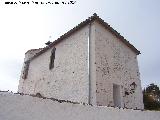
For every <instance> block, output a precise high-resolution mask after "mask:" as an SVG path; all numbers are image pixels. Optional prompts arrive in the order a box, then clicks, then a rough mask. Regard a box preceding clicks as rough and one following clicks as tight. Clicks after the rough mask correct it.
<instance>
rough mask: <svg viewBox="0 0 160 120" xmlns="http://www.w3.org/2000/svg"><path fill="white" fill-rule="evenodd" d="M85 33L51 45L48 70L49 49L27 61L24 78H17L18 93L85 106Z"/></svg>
mask: <svg viewBox="0 0 160 120" xmlns="http://www.w3.org/2000/svg"><path fill="white" fill-rule="evenodd" d="M88 32H89V31H88V26H86V27H84V28H82V29H80V30H79V31H78V32H75V33H73V34H72V36H70V37H68V38H65V39H64V40H63V41H61V42H60V43H58V44H56V45H55V47H56V51H55V60H54V68H53V69H51V70H49V63H50V56H51V49H52V48H51V49H49V50H47V51H46V52H44V53H43V54H41V55H39V56H38V57H36V58H35V59H33V60H31V62H30V65H29V71H28V76H27V79H22V77H21V80H20V82H19V83H20V84H19V90H18V91H19V92H23V93H27V94H36V93H40V94H42V95H43V96H46V97H54V98H58V99H66V100H71V101H81V102H86V103H88V97H89V87H88V86H89V83H88V82H89V80H88ZM27 58H28V56H27ZM22 72H23V70H22Z"/></svg>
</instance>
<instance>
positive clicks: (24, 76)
mask: <svg viewBox="0 0 160 120" xmlns="http://www.w3.org/2000/svg"><path fill="white" fill-rule="evenodd" d="M29 64H30V61H29V60H28V61H26V62H24V69H23V74H22V78H23V79H26V78H27V76H28V70H29Z"/></svg>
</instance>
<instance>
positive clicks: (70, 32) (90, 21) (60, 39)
mask: <svg viewBox="0 0 160 120" xmlns="http://www.w3.org/2000/svg"><path fill="white" fill-rule="evenodd" d="M95 20H96V21H97V22H99V23H100V24H102V25H103V26H104V27H105V28H106V29H108V30H109V31H110V32H111V33H112V34H113V35H115V36H116V37H117V38H119V39H120V40H121V41H122V42H123V43H124V44H125V45H127V46H128V47H129V48H130V49H131V50H132V51H134V52H135V53H136V54H137V55H139V54H140V51H139V50H137V49H136V48H135V47H134V46H133V45H132V44H130V43H129V41H127V40H126V39H125V38H124V37H123V36H122V35H120V33H118V32H117V31H116V30H114V29H113V28H112V27H111V26H110V25H109V24H108V23H106V22H104V20H102V19H101V18H100V17H99V16H97V14H96V13H94V14H93V16H91V17H89V18H88V19H86V20H85V21H83V22H81V23H80V24H78V25H77V26H76V27H74V28H73V29H71V30H70V31H68V32H67V33H65V34H64V35H62V36H60V37H59V38H58V39H57V40H55V41H53V42H52V43H51V44H50V45H48V46H46V47H44V48H43V49H42V50H41V51H40V52H38V53H37V54H36V55H34V56H33V57H32V58H31V60H32V59H34V58H35V57H37V56H39V55H41V54H42V53H44V52H45V51H47V50H48V49H49V48H51V47H52V46H54V45H56V44H57V43H59V42H61V41H62V40H64V39H65V38H67V37H69V36H70V35H72V33H74V32H76V31H78V30H79V29H81V28H83V27H84V26H86V25H88V24H89V23H92V22H94V21H95Z"/></svg>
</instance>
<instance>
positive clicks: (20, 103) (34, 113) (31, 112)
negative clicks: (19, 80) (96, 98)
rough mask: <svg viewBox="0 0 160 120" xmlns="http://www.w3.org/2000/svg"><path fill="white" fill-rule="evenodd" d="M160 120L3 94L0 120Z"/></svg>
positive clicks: (151, 113) (123, 111)
mask: <svg viewBox="0 0 160 120" xmlns="http://www.w3.org/2000/svg"><path fill="white" fill-rule="evenodd" d="M153 119H154V120H159V119H160V112H156V111H141V110H131V109H119V108H113V107H102V106H88V105H82V104H72V103H67V102H62V103H60V102H58V101H53V100H50V99H43V98H37V97H31V96H28V95H23V96H22V95H15V94H13V93H4V92H3V93H1V92H0V120H153Z"/></svg>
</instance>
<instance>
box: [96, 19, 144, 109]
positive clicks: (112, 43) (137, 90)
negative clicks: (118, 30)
mask: <svg viewBox="0 0 160 120" xmlns="http://www.w3.org/2000/svg"><path fill="white" fill-rule="evenodd" d="M94 25H95V26H96V27H95V65H96V86H97V90H96V94H97V96H96V99H97V105H100V106H101V105H102V106H114V100H113V85H119V87H120V91H119V92H120V93H119V94H120V98H119V99H120V106H121V107H126V108H134V109H143V98H142V89H141V83H140V73H139V68H138V62H137V55H136V54H135V53H134V52H133V51H132V50H131V49H130V48H129V47H127V46H126V45H125V44H124V43H122V42H121V40H119V39H118V38H117V37H116V36H114V35H113V34H112V33H111V32H110V31H108V30H107V29H105V28H104V27H103V26H102V25H101V24H99V23H98V22H94Z"/></svg>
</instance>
